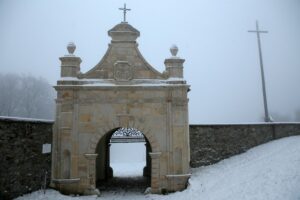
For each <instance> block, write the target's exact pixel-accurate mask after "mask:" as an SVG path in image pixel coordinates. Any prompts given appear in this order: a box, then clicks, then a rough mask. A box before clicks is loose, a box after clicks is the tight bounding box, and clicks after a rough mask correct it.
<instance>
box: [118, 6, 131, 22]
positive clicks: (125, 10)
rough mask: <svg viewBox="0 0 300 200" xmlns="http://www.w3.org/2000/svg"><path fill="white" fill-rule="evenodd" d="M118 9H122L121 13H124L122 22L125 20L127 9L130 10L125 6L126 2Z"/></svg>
mask: <svg viewBox="0 0 300 200" xmlns="http://www.w3.org/2000/svg"><path fill="white" fill-rule="evenodd" d="M119 10H123V14H124V19H123V22H126V13H127V11H130V10H131V9H128V8H126V3H124V8H119Z"/></svg>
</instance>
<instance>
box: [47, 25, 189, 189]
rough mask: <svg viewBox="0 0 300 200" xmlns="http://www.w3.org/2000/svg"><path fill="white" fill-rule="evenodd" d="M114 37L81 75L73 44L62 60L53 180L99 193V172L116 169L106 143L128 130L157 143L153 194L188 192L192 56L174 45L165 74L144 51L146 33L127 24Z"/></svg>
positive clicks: (112, 32)
mask: <svg viewBox="0 0 300 200" xmlns="http://www.w3.org/2000/svg"><path fill="white" fill-rule="evenodd" d="M108 35H109V36H110V37H111V38H112V40H111V43H110V44H109V48H108V50H107V52H106V54H105V55H104V57H103V58H102V60H101V61H100V62H99V63H98V64H97V65H96V66H95V67H94V68H93V69H91V70H90V71H88V72H86V73H81V72H80V63H81V59H80V58H79V57H76V56H75V55H74V54H73V53H74V50H75V45H74V44H73V43H70V44H69V45H68V51H69V55H66V56H63V57H61V58H60V60H61V79H60V80H58V81H57V85H56V86H55V89H56V91H57V100H56V120H55V124H54V132H53V151H52V152H53V153H52V180H51V184H52V186H53V187H55V188H57V189H59V190H61V191H62V192H65V193H75V194H76V193H77V194H95V193H97V190H96V180H97V179H99V177H97V176H99V175H97V173H98V174H99V173H100V174H101V173H102V174H106V175H108V174H107V173H109V172H108V171H107V168H106V167H105V166H104V165H102V166H103V167H101V164H99V163H98V164H97V162H100V161H97V160H99V159H100V160H101V156H105V151H107V149H106V148H107V147H105V146H101V144H102V143H101V140H102V139H103V138H105V137H107V135H109V134H110V133H112V131H114V130H117V129H118V128H120V127H123V128H133V129H137V130H140V131H141V132H142V133H143V134H144V136H145V138H146V139H147V141H148V143H149V146H150V147H151V148H148V156H149V159H150V160H151V162H149V163H151V164H149V165H151V166H148V167H150V168H151V169H150V170H149V173H150V174H149V175H150V177H151V189H152V190H151V191H152V193H161V192H162V191H178V190H182V189H184V188H185V187H186V183H187V179H188V178H189V159H190V155H189V122H188V98H187V92H188V90H189V85H187V84H186V81H185V80H184V79H183V62H184V60H183V59H181V58H179V57H177V56H176V54H177V51H178V49H177V47H176V46H173V47H172V48H171V53H172V56H171V57H170V58H168V59H166V60H165V65H166V70H165V71H164V72H163V73H160V72H158V71H156V70H155V69H154V68H152V67H151V66H150V65H149V64H148V63H147V62H146V61H145V59H144V58H143V57H142V55H141V53H140V52H139V50H138V44H137V42H136V39H137V38H138V37H139V35H140V33H139V31H138V30H136V29H135V28H133V27H132V26H131V25H129V24H128V23H127V22H122V23H120V24H118V25H116V26H115V27H114V28H112V29H111V30H110V31H108ZM103 144H106V143H105V142H104V143H103ZM102 160H103V159H102ZM98 166H100V167H98ZM96 168H97V169H96ZM96 172H97V173H96Z"/></svg>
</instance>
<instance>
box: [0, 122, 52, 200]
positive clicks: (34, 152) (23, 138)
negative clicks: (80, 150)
mask: <svg viewBox="0 0 300 200" xmlns="http://www.w3.org/2000/svg"><path fill="white" fill-rule="evenodd" d="M52 125H53V122H51V121H42V120H34V119H17V118H2V117H0V153H1V155H0V199H1V200H2V199H12V198H14V197H17V196H20V195H22V194H26V193H29V192H31V191H35V190H38V189H40V188H41V184H42V180H43V174H44V170H48V172H49V173H50V167H51V157H50V154H42V145H43V144H45V143H51V141H52ZM49 176H50V174H49V175H48V178H49ZM48 183H49V180H48Z"/></svg>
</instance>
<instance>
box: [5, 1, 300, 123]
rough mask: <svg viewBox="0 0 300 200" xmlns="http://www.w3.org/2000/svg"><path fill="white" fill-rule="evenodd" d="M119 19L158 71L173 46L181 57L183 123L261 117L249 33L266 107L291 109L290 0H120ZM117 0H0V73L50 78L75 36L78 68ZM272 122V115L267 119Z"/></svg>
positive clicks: (296, 23)
mask: <svg viewBox="0 0 300 200" xmlns="http://www.w3.org/2000/svg"><path fill="white" fill-rule="evenodd" d="M126 3H127V7H129V8H131V9H132V11H131V12H129V14H128V17H127V19H128V21H129V23H130V24H131V25H133V26H134V27H135V28H137V29H138V30H139V31H140V32H141V37H140V38H139V39H138V43H139V48H140V50H141V52H142V54H143V56H144V57H145V58H146V60H147V61H148V62H149V63H150V64H151V65H152V66H153V67H155V68H156V69H157V70H159V71H160V72H162V71H163V70H164V64H163V63H164V59H165V58H167V57H169V56H170V53H169V48H170V46H171V45H172V44H176V45H177V46H178V47H179V53H178V54H179V56H180V57H182V58H185V59H186V62H185V65H184V66H185V69H184V70H185V78H186V80H187V81H188V83H189V84H190V85H191V89H192V90H191V92H190V93H189V98H190V104H189V106H190V123H231V122H234V123H239V122H258V121H262V120H263V115H264V113H263V101H262V91H261V80H260V68H259V62H258V50H257V41H256V36H255V34H250V33H248V32H247V31H248V30H249V29H254V28H255V20H256V19H258V20H259V22H260V26H261V28H262V29H266V30H268V31H269V34H264V35H263V36H262V48H263V55H264V64H265V74H266V82H267V93H268V102H269V110H270V112H271V113H275V114H274V116H273V118H275V116H276V114H277V115H283V116H289V117H291V118H292V117H293V115H294V112H295V111H296V110H300V90H299V85H300V54H299V52H300V39H299V36H300V1H299V0H264V1H261V0H243V1H240V0H197V1H196V0H190V1H188V0H185V1H183V0H178V1H171V0H164V1H158V0H154V1H151V2H149V1H138V0H127V1H126ZM123 4H124V1H119V0H111V1H98V0H86V1H83V0H81V1H79V0H51V1H50V0H47V1H46V0H26V1H24V0H0V73H7V72H18V73H25V74H32V75H35V76H42V77H44V78H46V79H47V80H48V81H49V82H50V83H51V84H55V82H56V80H57V79H58V78H59V65H60V62H59V60H58V58H59V57H60V56H63V55H64V54H66V48H65V46H66V44H67V43H68V42H69V41H74V42H75V43H76V45H77V49H76V52H75V54H76V55H77V56H80V57H81V59H82V60H83V62H82V65H81V66H82V67H81V69H82V70H81V71H82V72H86V71H87V70H89V69H91V68H92V67H94V66H95V65H96V64H97V63H98V62H99V61H100V59H101V58H102V56H103V55H104V53H105V51H106V49H107V47H108V43H109V42H110V37H109V36H108V35H107V31H108V30H109V29H110V28H112V27H113V26H114V25H116V24H117V23H119V22H121V20H122V12H121V11H119V10H118V8H119V7H122V6H123ZM275 120H276V118H275Z"/></svg>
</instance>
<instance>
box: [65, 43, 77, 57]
mask: <svg viewBox="0 0 300 200" xmlns="http://www.w3.org/2000/svg"><path fill="white" fill-rule="evenodd" d="M67 49H68V52H69V54H71V55H73V53H74V51H75V49H76V45H75V44H74V43H73V42H70V43H69V44H68V46H67Z"/></svg>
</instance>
